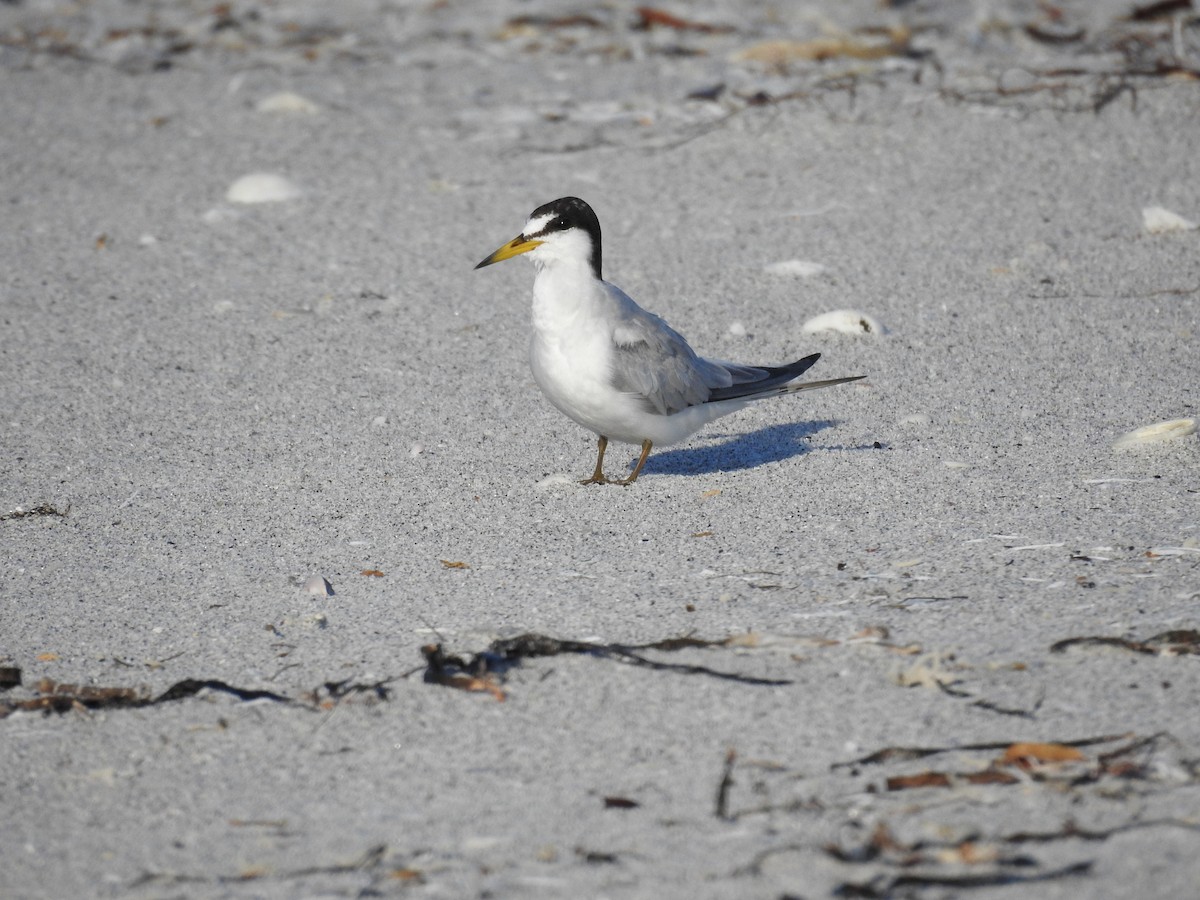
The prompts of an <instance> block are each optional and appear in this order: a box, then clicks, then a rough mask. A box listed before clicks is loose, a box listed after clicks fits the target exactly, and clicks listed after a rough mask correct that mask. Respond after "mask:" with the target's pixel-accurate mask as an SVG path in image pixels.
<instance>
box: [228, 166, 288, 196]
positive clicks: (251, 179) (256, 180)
mask: <svg viewBox="0 0 1200 900" xmlns="http://www.w3.org/2000/svg"><path fill="white" fill-rule="evenodd" d="M301 193H303V192H302V191H301V190H300V188H299V187H298V186H297V185H296V184H295V183H294V182H291V181H289V180H288V179H286V178H284V177H283V176H282V175H276V174H274V173H272V172H255V173H253V174H251V175H243V176H242V177H241V178H239V179H238V180H237V181H235V182H234V183H233V184H231V185H230V186H229V190H228V191H226V192H225V199H226V200H228V201H229V202H230V203H280V202H283V201H285V200H295V199H296V198H297V197H299V196H300V195H301Z"/></svg>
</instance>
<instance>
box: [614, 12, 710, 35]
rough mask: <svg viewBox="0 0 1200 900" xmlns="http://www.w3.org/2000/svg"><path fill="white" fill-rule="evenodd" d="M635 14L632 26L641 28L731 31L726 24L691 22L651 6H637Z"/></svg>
mask: <svg viewBox="0 0 1200 900" xmlns="http://www.w3.org/2000/svg"><path fill="white" fill-rule="evenodd" d="M637 15H638V21H637V24H636V25H634V28H639V29H642V30H646V29H648V28H653V27H654V26H656V25H659V26H662V27H663V28H674V29H675V30H676V31H697V32H700V33H701V34H721V33H724V32H728V31H733V29H732V28H730V27H729V26H728V25H709V24H707V23H705V22H692V21H689V20H688V19H681V18H679V16H675V15H672V14H671V13H669V12H664V11H663V10H661V9H655V8H654V7H653V6H639V7H638V8H637Z"/></svg>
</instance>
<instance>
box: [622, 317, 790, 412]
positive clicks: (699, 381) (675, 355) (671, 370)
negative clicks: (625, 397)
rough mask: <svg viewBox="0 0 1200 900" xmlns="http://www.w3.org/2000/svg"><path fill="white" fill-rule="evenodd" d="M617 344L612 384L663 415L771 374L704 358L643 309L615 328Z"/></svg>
mask: <svg viewBox="0 0 1200 900" xmlns="http://www.w3.org/2000/svg"><path fill="white" fill-rule="evenodd" d="M613 346H614V351H615V352H614V353H613V372H612V383H613V386H614V387H615V388H616V389H617V390H619V391H624V392H625V393H629V394H634V395H636V396H638V397H640V398H641V399H642V400H643V402H644V403H645V404H646V406H647V408H648V409H650V410H652V411H654V412H657V413H658V414H659V415H664V416H668V415H671V414H672V413H677V412H679V411H680V410H681V409H687V407H689V406H695V405H696V404H698V403H705V402H707V401H708V400H709V398H710V396H711V394H712V392H713V391H714V390H716V389H719V388H728V387H730V386H732V385H735V384H741V383H744V382H752V381H757V380H759V379H761V378H763V377H764V376H765V375H766V374H767V373H766V372H765V371H764V370H762V369H756V368H753V367H751V366H739V365H734V364H731V363H720V362H715V361H712V360H707V359H701V358H700V357H699V356H697V355H696V352H695V351H694V350H692V348H691V347H689V346H688V342H687V341H685V340H684V339H683V337H682V335H680V334H679V333H678V332H676V331H675V330H674V329H672V328H671V327H670V326H669V325H667V323H666V322H664V321H663V320H662V319H660V318H659V317H658V316H656V315H653V314H652V313H648V312H646V311H645V310H642V309H637V310H636V312H633V313H631V314H629V315H627V316H626V317H624V318H623V319H622V321H621V322H620V324H619V325H617V327H616V328H614V329H613Z"/></svg>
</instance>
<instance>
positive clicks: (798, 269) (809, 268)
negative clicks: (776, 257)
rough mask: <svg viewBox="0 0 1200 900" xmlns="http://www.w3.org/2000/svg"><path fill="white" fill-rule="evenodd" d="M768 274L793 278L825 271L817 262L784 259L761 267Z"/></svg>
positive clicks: (811, 275)
mask: <svg viewBox="0 0 1200 900" xmlns="http://www.w3.org/2000/svg"><path fill="white" fill-rule="evenodd" d="M763 271H764V272H766V273H767V274H768V275H789V276H792V277H795V278H812V277H813V276H814V275H820V274H821V273H822V272H824V271H825V267H824V266H823V265H821V264H820V263H819V262H809V261H808V260H804V259H785V260H783V261H782V262H777V263H771V264H770V265H769V266H767V267H766V268H765V269H763Z"/></svg>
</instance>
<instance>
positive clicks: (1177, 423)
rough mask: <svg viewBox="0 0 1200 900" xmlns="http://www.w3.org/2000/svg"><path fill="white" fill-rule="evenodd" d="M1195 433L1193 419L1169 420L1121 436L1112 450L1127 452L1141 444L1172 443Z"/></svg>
mask: <svg viewBox="0 0 1200 900" xmlns="http://www.w3.org/2000/svg"><path fill="white" fill-rule="evenodd" d="M1195 433H1196V420H1195V419H1171V420H1169V421H1167V422H1155V423H1154V424H1153V425H1143V426H1142V427H1141V428H1135V429H1134V430H1133V431H1131V432H1129V433H1128V434H1124V435H1121V437H1119V438H1118V439H1117V440H1116V441H1115V442H1114V443H1113V449H1114V450H1128V449H1129V448H1130V447H1137V446H1140V445H1142V444H1158V443H1161V442H1163V441H1173V440H1175V439H1177V438H1181V437H1187V436H1188V435H1189V434H1195Z"/></svg>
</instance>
